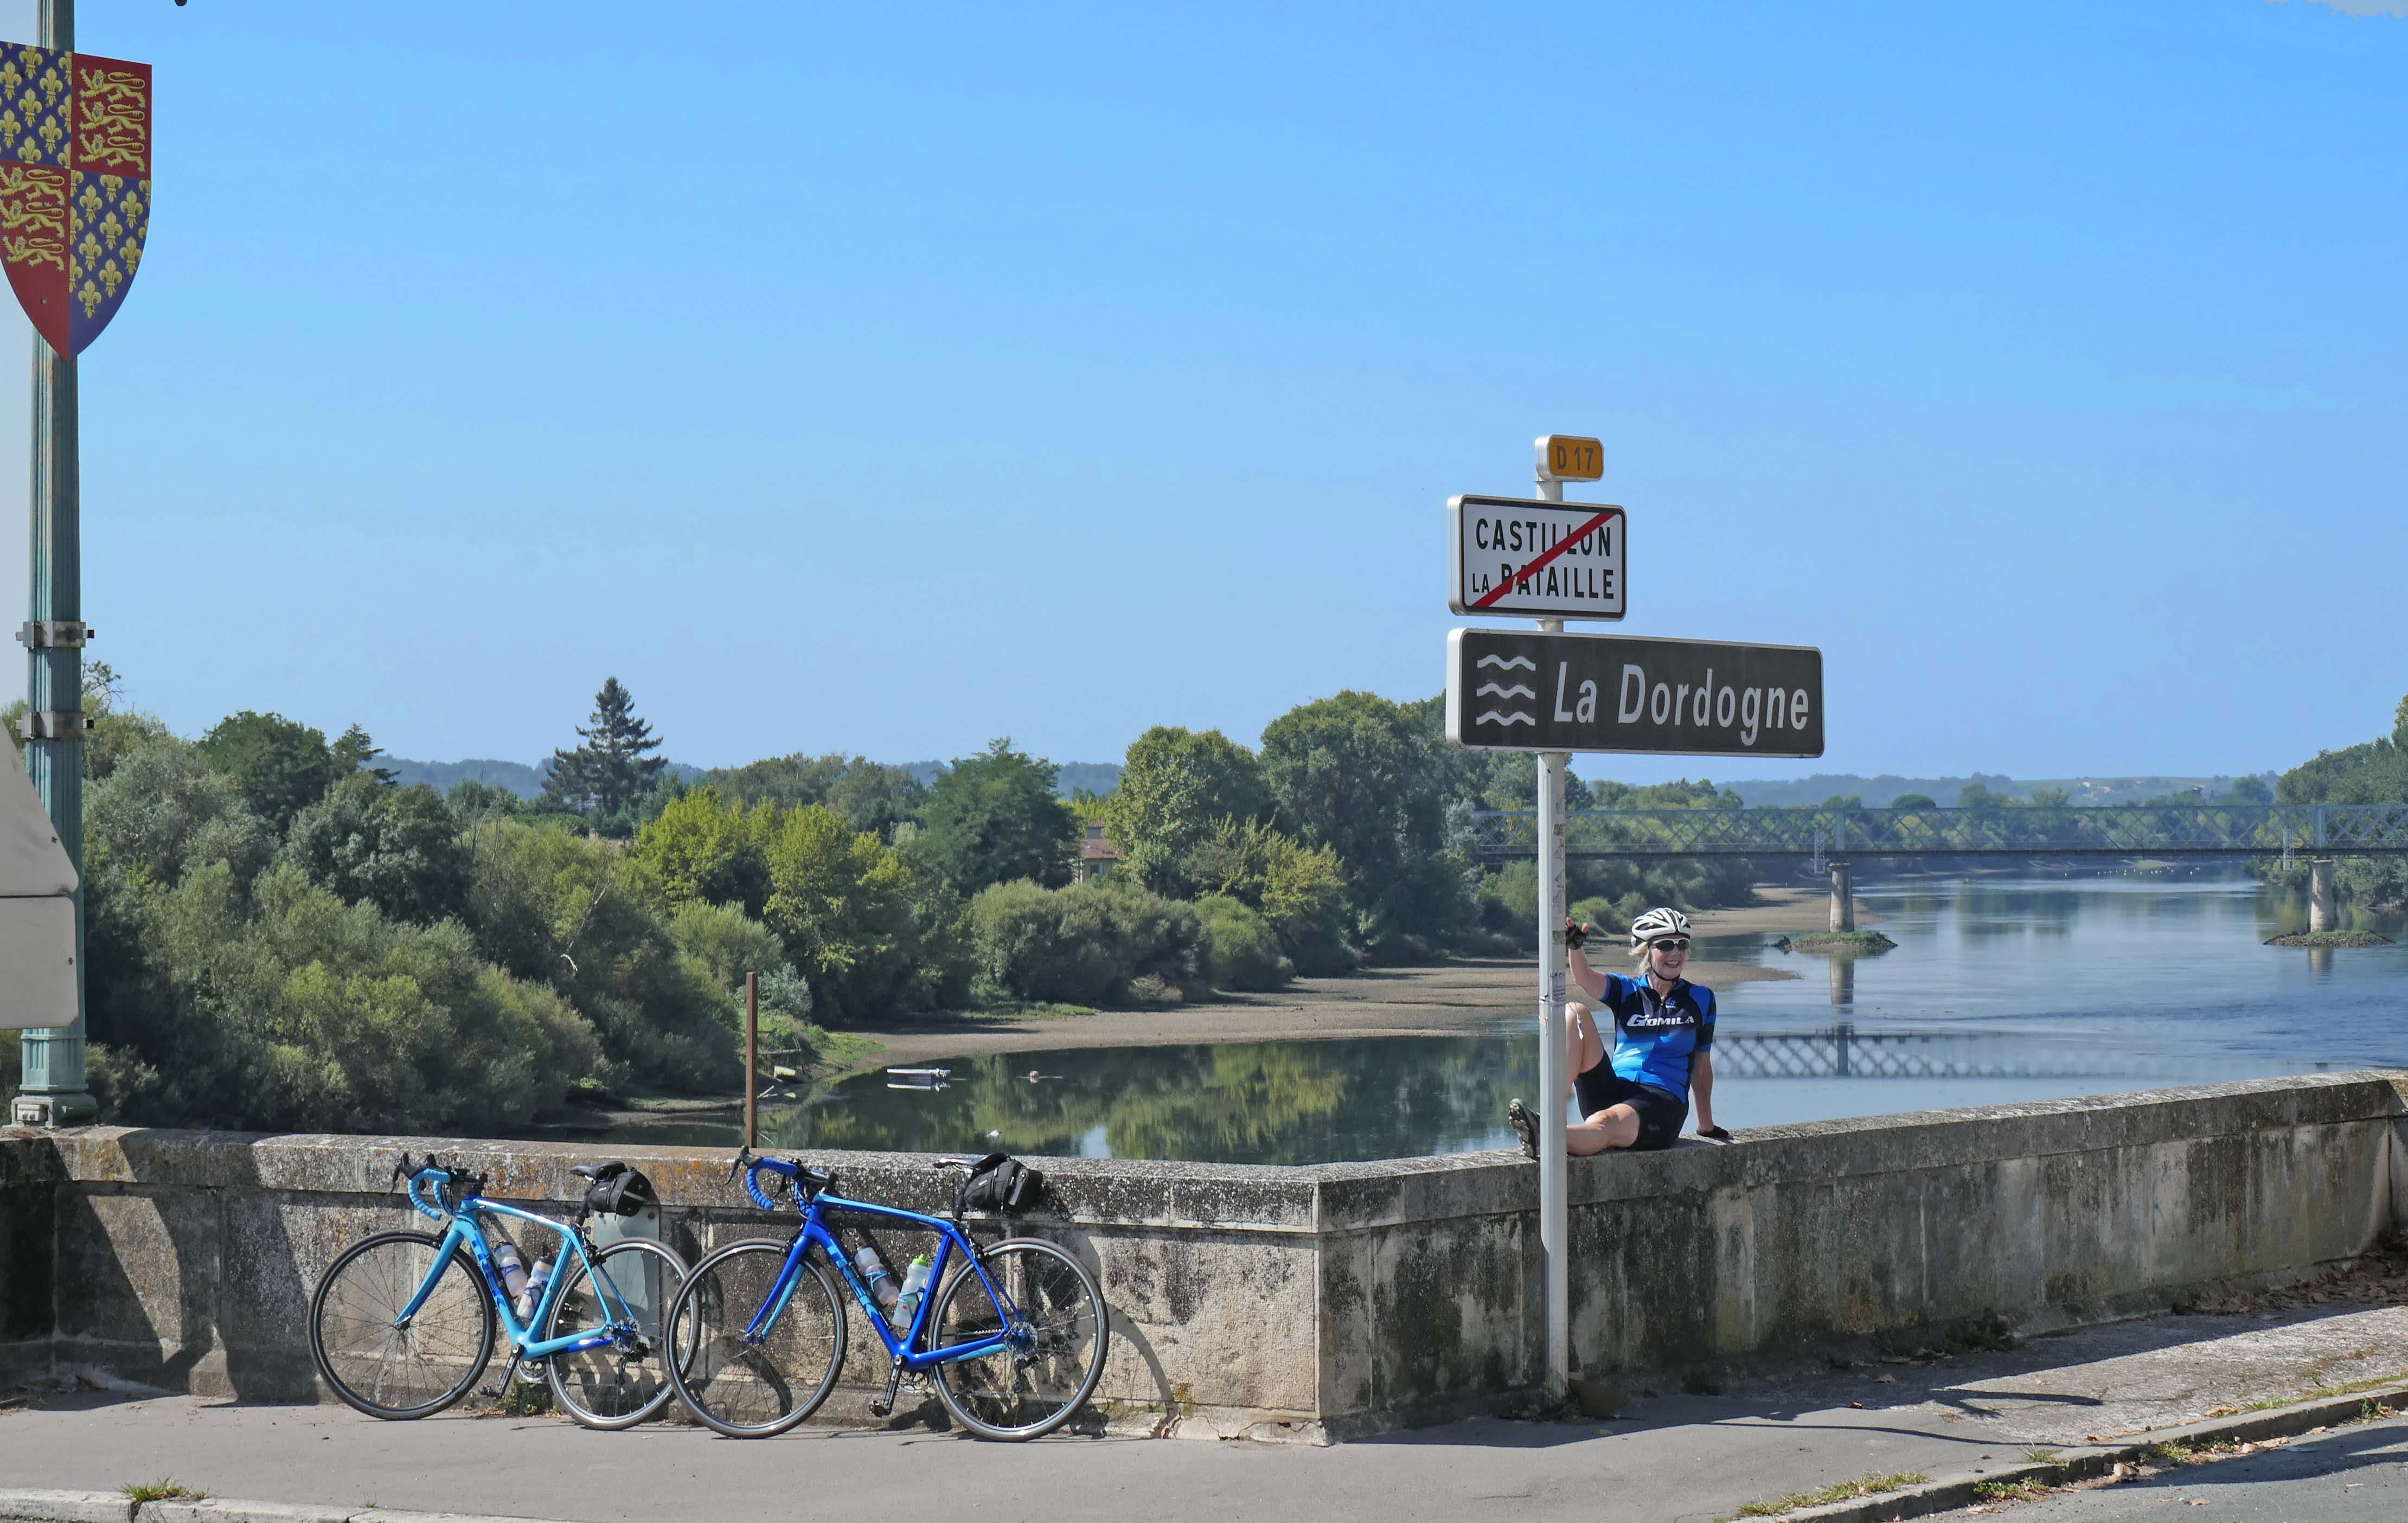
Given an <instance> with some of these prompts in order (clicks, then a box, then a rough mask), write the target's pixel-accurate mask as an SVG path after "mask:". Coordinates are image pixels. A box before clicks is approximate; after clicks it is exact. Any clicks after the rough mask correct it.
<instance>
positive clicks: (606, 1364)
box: [542, 1238, 685, 1428]
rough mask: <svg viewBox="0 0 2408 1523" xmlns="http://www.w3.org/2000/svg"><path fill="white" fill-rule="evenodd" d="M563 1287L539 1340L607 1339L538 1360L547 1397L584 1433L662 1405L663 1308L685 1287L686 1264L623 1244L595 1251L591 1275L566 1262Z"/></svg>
mask: <svg viewBox="0 0 2408 1523" xmlns="http://www.w3.org/2000/svg"><path fill="white" fill-rule="evenodd" d="M563 1272H564V1273H566V1275H567V1280H566V1283H565V1284H564V1285H563V1286H561V1291H560V1298H559V1300H557V1301H556V1302H555V1303H554V1304H553V1306H552V1315H551V1318H550V1319H549V1320H548V1321H547V1322H546V1323H545V1325H544V1329H543V1332H542V1337H543V1338H544V1339H546V1340H549V1339H553V1338H574V1337H577V1336H579V1335H581V1334H584V1333H593V1332H606V1331H607V1332H609V1333H611V1334H612V1335H613V1337H612V1341H611V1342H609V1343H604V1344H602V1345H600V1346H598V1347H595V1348H582V1349H572V1350H570V1351H568V1352H566V1353H562V1354H554V1355H552V1357H551V1358H548V1359H546V1360H545V1361H544V1374H545V1378H546V1380H547V1381H548V1382H549V1383H550V1384H551V1386H552V1397H553V1399H554V1400H555V1401H558V1402H559V1403H560V1405H561V1407H562V1408H563V1409H564V1410H565V1411H566V1412H567V1414H568V1415H570V1416H571V1417H574V1418H576V1419H577V1420H578V1421H579V1422H581V1423H583V1424H585V1425H586V1426H587V1427H589V1428H626V1427H632V1426H633V1425H634V1424H636V1423H639V1422H641V1421H643V1420H644V1419H645V1418H646V1417H649V1416H651V1415H652V1414H653V1413H655V1412H657V1411H659V1410H660V1409H661V1407H663V1406H664V1405H666V1404H667V1401H668V1399H669V1396H670V1387H669V1376H668V1364H669V1361H670V1358H671V1357H672V1350H671V1347H670V1344H669V1341H668V1340H667V1338H665V1337H664V1336H663V1335H662V1326H663V1321H664V1317H665V1316H666V1314H667V1311H668V1308H669V1305H670V1303H671V1302H672V1301H674V1300H676V1299H677V1295H678V1292H679V1291H680V1290H681V1289H682V1288H683V1287H684V1285H685V1265H684V1263H683V1261H682V1260H681V1259H680V1258H679V1257H677V1256H676V1255H675V1254H673V1253H671V1252H669V1251H668V1250H667V1248H664V1247H662V1246H661V1245H660V1244H659V1243H653V1242H651V1241H650V1240H648V1239H640V1238H628V1239H623V1240H622V1241H620V1242H618V1243H611V1244H610V1245H609V1246H608V1247H605V1248H601V1249H598V1250H596V1251H595V1255H594V1272H593V1273H591V1274H589V1273H587V1272H586V1269H585V1265H584V1263H583V1261H582V1260H580V1259H577V1258H574V1257H571V1258H570V1259H569V1260H568V1262H567V1264H566V1267H565V1269H564V1271H563Z"/></svg>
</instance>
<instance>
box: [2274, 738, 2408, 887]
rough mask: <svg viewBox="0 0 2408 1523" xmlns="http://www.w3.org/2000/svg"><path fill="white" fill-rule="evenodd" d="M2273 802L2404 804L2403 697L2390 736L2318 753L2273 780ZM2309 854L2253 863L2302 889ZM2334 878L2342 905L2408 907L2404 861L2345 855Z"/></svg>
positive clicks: (2407, 782)
mask: <svg viewBox="0 0 2408 1523" xmlns="http://www.w3.org/2000/svg"><path fill="white" fill-rule="evenodd" d="M2274 798H2275V801H2276V802H2278V803H2285V804H2398V803H2402V802H2408V697H2402V698H2401V700H2400V706H2399V708H2398V709H2396V710H2394V711H2392V715H2391V733H2390V734H2388V735H2379V736H2376V737H2375V738H2374V739H2373V740H2367V741H2363V742H2361V743H2359V744H2358V745H2354V746H2344V747H2343V749H2341V750H2339V751H2319V752H2317V753H2316V754H2315V756H2314V757H2313V758H2311V759H2310V760H2307V761H2304V762H2301V763H2300V765H2299V766H2297V767H2294V768H2292V769H2290V770H2289V771H2287V772H2285V773H2284V774H2283V775H2282V776H2281V777H2280V778H2278V779H2276V780H2275V783H2274ZM2309 855H2312V854H2309V853H2304V852H2295V853H2293V854H2291V857H2290V860H2289V862H2288V863H2286V862H2284V861H2282V860H2281V859H2279V858H2270V859H2266V860H2263V861H2261V862H2259V863H2258V864H2257V871H2258V876H2259V877H2261V878H2263V879H2265V880H2266V881H2268V882H2270V883H2278V884H2284V885H2285V886H2286V887H2291V888H2298V889H2304V888H2306V887H2307V884H2308V869H2309V862H2308V857H2309ZM2333 880H2334V881H2333V888H2334V892H2335V894H2336V895H2337V897H2338V898H2340V899H2341V900H2342V901H2343V903H2350V904H2356V905H2358V906H2361V907H2363V908H2366V909H2369V910H2373V911H2376V912H2389V913H2397V912H2400V911H2401V910H2403V909H2408V858H2403V857H2397V856H2343V857H2341V858H2339V859H2338V860H2337V861H2336V862H2335V864H2334V868H2333Z"/></svg>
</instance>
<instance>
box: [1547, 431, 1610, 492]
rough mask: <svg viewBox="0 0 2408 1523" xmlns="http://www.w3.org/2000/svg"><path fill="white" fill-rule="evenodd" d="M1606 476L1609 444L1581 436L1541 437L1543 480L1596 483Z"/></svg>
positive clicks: (1555, 435) (1552, 435)
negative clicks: (1606, 445) (1606, 453)
mask: <svg viewBox="0 0 2408 1523" xmlns="http://www.w3.org/2000/svg"><path fill="white" fill-rule="evenodd" d="M1604 475H1605V443H1604V441H1603V440H1601V439H1593V438H1584V437H1583V436H1582V435H1579V434H1541V435H1540V436H1539V479H1540V480H1541V481H1598V480H1599V479H1600V478H1602V477H1603V476H1604Z"/></svg>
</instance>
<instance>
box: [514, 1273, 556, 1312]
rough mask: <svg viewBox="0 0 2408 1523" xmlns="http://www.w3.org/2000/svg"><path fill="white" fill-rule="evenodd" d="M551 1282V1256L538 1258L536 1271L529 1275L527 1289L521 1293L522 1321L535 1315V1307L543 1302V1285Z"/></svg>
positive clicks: (519, 1305) (519, 1310) (519, 1308)
mask: <svg viewBox="0 0 2408 1523" xmlns="http://www.w3.org/2000/svg"><path fill="white" fill-rule="evenodd" d="M551 1283H552V1260H551V1259H549V1258H538V1259H537V1260H536V1261H535V1269H534V1271H533V1272H530V1273H529V1274H528V1275H527V1279H526V1289H525V1290H523V1291H522V1292H521V1293H520V1295H519V1299H518V1314H519V1320H520V1321H522V1322H523V1321H525V1320H526V1319H527V1318H528V1317H531V1316H533V1315H535V1309H536V1308H537V1307H538V1306H540V1305H542V1304H543V1287H544V1286H548V1285H550V1284H551Z"/></svg>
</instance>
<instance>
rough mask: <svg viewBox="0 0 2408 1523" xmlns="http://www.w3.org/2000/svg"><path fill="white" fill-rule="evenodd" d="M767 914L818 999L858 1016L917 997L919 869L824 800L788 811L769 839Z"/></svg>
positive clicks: (841, 1013)
mask: <svg viewBox="0 0 2408 1523" xmlns="http://www.w3.org/2000/svg"><path fill="white" fill-rule="evenodd" d="M768 861H769V902H768V906H767V913H766V914H765V915H764V916H763V918H764V919H765V920H767V922H768V926H769V928H770V929H771V930H774V931H776V932H777V933H778V934H779V935H780V936H781V937H782V938H783V939H784V940H785V943H786V955H787V956H788V957H789V958H790V959H791V960H792V961H793V963H794V965H795V966H796V968H797V969H799V970H801V971H802V974H803V976H804V977H805V978H807V979H809V980H810V984H811V988H812V990H813V992H814V994H815V995H816V996H817V997H818V999H819V1000H820V1008H821V1009H822V1010H823V1011H825V1012H827V1013H831V1014H833V1015H836V1016H839V1017H842V1018H845V1019H851V1020H858V1019H860V1018H861V1017H862V1016H864V1015H867V1014H872V1013H880V1012H883V1011H891V1010H894V1009H896V1008H899V1007H902V1006H905V1005H908V1004H910V1002H911V1000H912V997H913V993H914V985H913V974H914V963H915V961H916V960H917V956H916V954H917V952H918V941H919V936H918V928H919V927H918V925H917V922H916V919H915V916H914V914H913V910H912V890H913V887H914V885H913V883H912V879H911V872H910V869H909V868H907V867H906V866H904V863H903V859H902V857H900V856H899V855H896V851H895V849H894V848H893V847H891V846H888V845H886V844H884V843H883V842H882V841H880V840H879V839H878V838H877V837H876V836H873V835H869V834H867V832H864V831H856V830H851V829H848V828H846V826H845V823H844V820H843V819H842V817H840V816H839V814H838V813H837V812H835V811H834V810H832V809H829V808H828V807H827V806H826V805H824V804H806V805H804V806H803V807H802V808H800V809H796V810H792V811H789V812H787V813H786V814H785V815H784V817H783V818H782V820H781V822H780V823H779V826H778V829H777V833H776V834H775V835H774V836H772V837H771V838H770V839H769V841H768Z"/></svg>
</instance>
